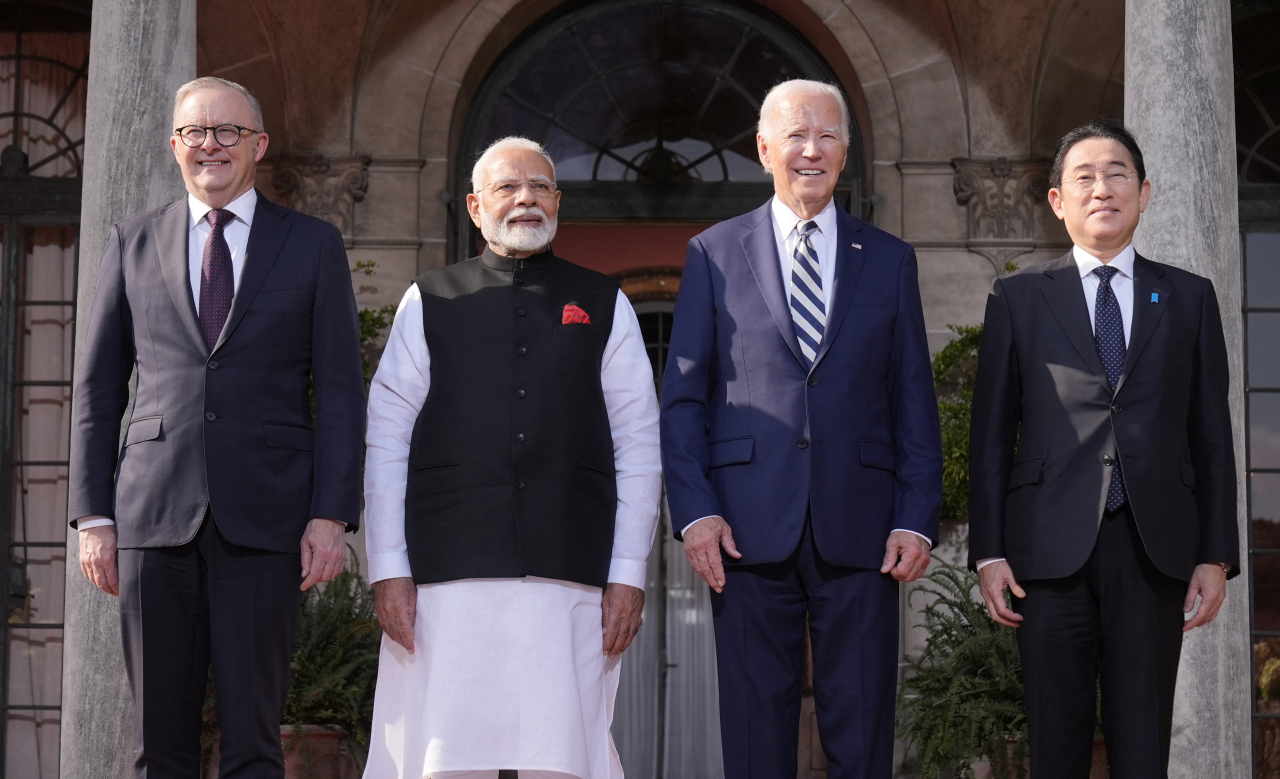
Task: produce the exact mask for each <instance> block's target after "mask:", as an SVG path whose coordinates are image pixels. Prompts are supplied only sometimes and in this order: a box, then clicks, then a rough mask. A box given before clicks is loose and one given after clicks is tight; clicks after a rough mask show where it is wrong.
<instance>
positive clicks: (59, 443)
mask: <svg viewBox="0 0 1280 779" xmlns="http://www.w3.org/2000/svg"><path fill="white" fill-rule="evenodd" d="M16 394H17V403H18V407H17V408H16V409H15V410H14V414H15V418H14V435H13V438H14V440H13V451H14V455H15V457H16V459H18V460H19V461H21V462H31V461H35V462H51V461H52V462H62V461H65V460H66V459H67V449H68V443H69V441H70V439H71V387H69V386H54V387H19V388H18V392H17V393H16Z"/></svg>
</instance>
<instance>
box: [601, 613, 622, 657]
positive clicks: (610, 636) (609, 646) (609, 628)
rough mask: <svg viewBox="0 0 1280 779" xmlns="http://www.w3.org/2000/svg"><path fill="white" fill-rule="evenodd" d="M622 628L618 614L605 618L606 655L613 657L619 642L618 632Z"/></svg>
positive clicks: (611, 614)
mask: <svg viewBox="0 0 1280 779" xmlns="http://www.w3.org/2000/svg"><path fill="white" fill-rule="evenodd" d="M620 627H621V626H620V625H619V624H618V616H617V614H614V613H610V614H609V615H608V616H606V617H605V625H604V653H605V654H606V655H610V656H612V655H613V653H614V646H615V644H617V642H618V631H619V629H620Z"/></svg>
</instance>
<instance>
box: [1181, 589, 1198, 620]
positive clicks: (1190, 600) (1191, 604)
mask: <svg viewBox="0 0 1280 779" xmlns="http://www.w3.org/2000/svg"><path fill="white" fill-rule="evenodd" d="M1199 594H1200V585H1199V584H1198V583H1196V582H1192V583H1191V586H1190V587H1188V588H1187V597H1186V598H1184V599H1183V601H1182V613H1183V614H1190V613H1191V609H1193V608H1195V605H1196V596H1197V595H1199Z"/></svg>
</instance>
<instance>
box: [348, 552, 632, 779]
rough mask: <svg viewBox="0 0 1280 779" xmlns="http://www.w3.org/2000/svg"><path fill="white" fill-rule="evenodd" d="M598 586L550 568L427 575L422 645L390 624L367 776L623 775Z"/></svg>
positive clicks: (421, 606) (418, 628)
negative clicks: (542, 574) (393, 633)
mask: <svg viewBox="0 0 1280 779" xmlns="http://www.w3.org/2000/svg"><path fill="white" fill-rule="evenodd" d="M600 599H601V590H600V589H599V588H597V587H587V586H584V585H579V584H571V583H568V582H562V581H553V580H549V579H538V578H532V577H531V578H526V579H467V580H463V581H457V582H447V583H443V584H424V585H420V586H419V587H418V614H417V621H416V622H415V625H414V642H415V646H414V654H412V655H411V654H409V653H408V652H407V651H406V650H405V649H404V647H402V646H400V645H399V644H397V643H395V642H394V641H392V640H391V639H389V638H386V637H385V636H384V637H383V639H382V652H381V656H380V657H379V660H378V689H377V693H376V696H375V699H374V710H373V729H372V732H371V735H370V744H369V761H368V764H367V766H366V768H365V773H364V776H365V779H393V778H395V779H423V778H424V777H433V779H443V777H444V776H445V775H446V774H450V773H453V772H471V771H492V770H494V769H517V770H520V769H524V770H526V771H531V772H533V771H536V772H546V773H549V774H553V775H554V774H562V775H565V777H566V779H567V777H578V779H621V777H622V764H621V763H620V762H619V761H618V752H617V750H616V749H615V748H614V745H613V737H612V736H611V735H610V732H609V726H610V724H611V722H612V720H613V703H614V697H615V695H616V694H617V690H618V674H619V668H620V660H621V659H620V658H615V659H612V660H611V659H609V658H607V657H606V656H605V654H604V641H603V636H602V632H601V611H600Z"/></svg>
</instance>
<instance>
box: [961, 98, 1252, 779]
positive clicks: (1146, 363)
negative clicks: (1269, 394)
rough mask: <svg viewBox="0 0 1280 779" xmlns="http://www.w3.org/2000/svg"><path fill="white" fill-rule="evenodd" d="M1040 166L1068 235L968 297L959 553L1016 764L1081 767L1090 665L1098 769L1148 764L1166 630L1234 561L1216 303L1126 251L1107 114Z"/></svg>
mask: <svg viewBox="0 0 1280 779" xmlns="http://www.w3.org/2000/svg"><path fill="white" fill-rule="evenodd" d="M1049 178H1050V185H1051V187H1052V188H1051V189H1050V190H1049V203H1050V205H1051V206H1052V207H1053V210H1054V213H1055V214H1056V215H1057V216H1058V218H1059V219H1062V220H1063V221H1064V222H1065V223H1066V227H1067V232H1068V233H1069V234H1070V235H1071V240H1072V241H1073V243H1074V244H1075V246H1074V248H1073V249H1072V250H1071V251H1070V252H1068V253H1067V254H1066V255H1064V256H1063V257H1061V258H1059V259H1057V260H1053V261H1051V262H1046V263H1043V264H1040V265H1034V266H1031V267H1028V268H1025V269H1022V270H1020V271H1018V272H1016V273H1013V274H1011V275H1008V276H1004V277H1002V278H999V279H997V280H996V282H995V287H994V289H993V291H992V293H991V296H990V297H989V298H988V300H987V313H986V329H985V331H984V332H983V337H982V349H981V352H980V356H979V359H978V374H977V378H976V382H975V385H974V405H973V427H972V437H971V441H970V462H971V465H970V468H971V471H970V479H971V487H970V489H971V494H970V509H969V510H970V516H969V523H970V539H969V561H970V565H972V566H975V567H976V568H977V569H978V572H979V576H980V578H981V581H982V588H981V589H982V597H983V600H984V601H985V602H986V605H987V609H988V612H989V613H990V615H991V618H992V619H994V620H996V621H997V622H999V623H1001V624H1004V625H1008V626H1010V627H1015V628H1018V647H1019V650H1020V653H1021V655H1022V663H1023V671H1024V676H1025V684H1026V700H1027V718H1028V724H1029V727H1030V746H1031V774H1032V776H1035V777H1036V779H1056V778H1057V777H1062V778H1063V779H1085V777H1087V776H1088V775H1089V764H1090V755H1091V745H1092V743H1093V733H1094V727H1095V721H1096V720H1095V717H1096V705H1097V704H1096V697H1095V696H1096V694H1097V687H1098V680H1099V675H1100V676H1101V688H1102V730H1103V734H1104V736H1105V738H1106V743H1107V754H1108V758H1109V759H1110V763H1111V775H1112V776H1116V777H1123V779H1145V778H1146V777H1165V776H1167V769H1168V763H1169V739H1170V730H1171V727H1172V721H1173V693H1174V685H1175V683H1176V681H1177V676H1178V657H1179V652H1180V650H1181V646H1182V634H1183V633H1184V632H1186V631H1189V630H1192V629H1193V628H1196V627H1198V626H1200V625H1205V624H1208V623H1209V622H1210V621H1211V620H1213V618H1214V616H1215V615H1216V614H1217V613H1218V609H1219V607H1220V606H1221V605H1222V601H1223V598H1224V597H1225V595H1226V587H1225V583H1226V579H1227V578H1228V576H1230V575H1232V574H1234V573H1236V572H1238V567H1237V566H1238V562H1239V549H1238V546H1239V543H1238V538H1237V530H1236V472H1235V457H1234V454H1233V448H1232V437H1231V418H1230V414H1229V410H1228V405H1227V384H1228V374H1227V350H1226V344H1225V340H1224V338H1223V333H1222V321H1221V317H1220V315H1219V312H1218V301H1217V297H1216V296H1215V294H1214V290H1213V284H1212V283H1211V282H1210V281H1208V280H1207V279H1204V278H1201V277H1200V276H1196V275H1194V274H1192V273H1188V272H1187V271H1184V270H1180V269H1178V268H1175V267H1172V266H1169V265H1163V264H1161V263H1157V262H1153V261H1151V260H1148V259H1146V258H1144V257H1141V256H1138V255H1137V254H1136V253H1135V252H1134V249H1133V245H1132V240H1133V234H1134V231H1135V230H1136V228H1137V226H1138V220H1139V218H1140V215H1141V212H1142V210H1143V209H1144V208H1145V207H1146V205H1147V202H1148V200H1149V199H1150V197H1151V182H1149V181H1147V179H1146V170H1145V167H1144V165H1143V161H1142V152H1141V151H1140V150H1139V148H1138V144H1137V142H1136V141H1135V140H1134V138H1133V136H1132V135H1131V134H1130V133H1129V132H1128V131H1127V130H1126V129H1125V128H1124V127H1123V126H1121V125H1120V124H1119V123H1117V122H1113V121H1110V120H1104V119H1098V120H1094V121H1092V122H1089V123H1087V124H1085V125H1082V126H1080V127H1077V128H1076V129H1074V130H1072V131H1071V132H1069V133H1067V134H1066V135H1065V136H1064V137H1063V138H1062V140H1061V142H1060V143H1059V145H1058V152H1057V155H1056V157H1055V159H1054V163H1053V168H1052V170H1051V171H1050V174H1049ZM1006 589H1008V590H1011V591H1012V592H1013V594H1014V595H1016V596H1017V597H1018V599H1019V600H1018V601H1015V606H1014V608H1012V609H1011V608H1010V607H1009V606H1008V605H1007V604H1006V600H1005V590H1006ZM1197 599H1199V600H1200V605H1199V608H1198V609H1195V603H1196V600H1197ZM1193 609H1195V613H1194V616H1192V617H1191V618H1190V619H1185V618H1184V613H1191V612H1192V611H1193Z"/></svg>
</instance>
